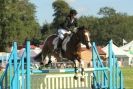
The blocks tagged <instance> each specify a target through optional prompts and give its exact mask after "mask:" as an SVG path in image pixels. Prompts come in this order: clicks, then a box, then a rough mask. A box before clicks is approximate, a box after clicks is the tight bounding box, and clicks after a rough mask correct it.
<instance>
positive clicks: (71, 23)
mask: <svg viewBox="0 0 133 89" xmlns="http://www.w3.org/2000/svg"><path fill="white" fill-rule="evenodd" d="M61 27H62V28H64V29H66V30H70V29H73V28H75V27H78V22H77V19H76V18H73V19H71V17H70V16H69V15H68V16H67V17H66V20H65V22H64V23H63V25H62V26H61Z"/></svg>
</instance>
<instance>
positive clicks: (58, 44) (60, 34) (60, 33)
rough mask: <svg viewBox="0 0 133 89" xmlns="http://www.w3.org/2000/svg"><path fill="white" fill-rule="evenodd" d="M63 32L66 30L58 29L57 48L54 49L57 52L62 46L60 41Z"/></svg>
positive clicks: (61, 40) (62, 37)
mask: <svg viewBox="0 0 133 89" xmlns="http://www.w3.org/2000/svg"><path fill="white" fill-rule="evenodd" d="M65 33H66V30H64V29H59V30H58V36H59V40H58V43H57V49H56V51H57V52H59V51H60V50H61V48H62V42H63V39H64V34H65Z"/></svg>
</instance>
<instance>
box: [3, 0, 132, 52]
mask: <svg viewBox="0 0 133 89" xmlns="http://www.w3.org/2000/svg"><path fill="white" fill-rule="evenodd" d="M52 6H53V9H54V13H53V16H54V19H53V22H51V23H44V25H43V26H42V27H41V26H40V25H39V23H38V21H37V19H36V16H35V12H36V8H35V5H34V4H32V3H30V2H29V0H0V51H6V49H7V48H8V46H10V45H11V43H12V42H13V41H17V42H18V44H19V45H23V44H24V41H25V40H31V42H32V43H34V44H39V43H40V42H43V41H44V39H46V38H47V37H48V36H49V35H51V34H53V33H56V32H57V28H58V26H59V24H61V23H62V22H64V20H65V17H66V16H67V15H68V13H69V11H70V9H71V8H72V7H71V6H70V5H69V4H68V3H66V2H65V1H64V0H56V1H54V2H53V3H52ZM74 9H76V8H74ZM98 15H99V17H94V16H81V17H79V18H78V25H79V26H83V25H84V26H85V27H86V28H88V29H89V31H90V34H91V41H95V42H97V44H98V45H106V44H107V42H108V41H109V40H110V39H113V40H114V42H115V43H116V44H117V45H118V46H120V45H122V39H125V40H127V41H131V40H133V16H129V15H127V14H126V13H122V12H117V11H116V10H115V9H113V8H110V7H101V8H100V9H99V12H98Z"/></svg>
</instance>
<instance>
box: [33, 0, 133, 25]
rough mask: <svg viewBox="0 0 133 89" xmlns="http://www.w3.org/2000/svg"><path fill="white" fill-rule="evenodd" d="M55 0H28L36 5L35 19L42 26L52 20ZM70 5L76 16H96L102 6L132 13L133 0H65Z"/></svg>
mask: <svg viewBox="0 0 133 89" xmlns="http://www.w3.org/2000/svg"><path fill="white" fill-rule="evenodd" d="M54 1H55V0H30V2H31V3H33V4H35V6H36V19H37V20H38V22H39V24H40V25H41V26H42V25H43V24H44V23H46V22H47V23H50V22H52V21H53V18H54V17H53V16H52V15H53V13H54V10H53V8H52V3H53V2H54ZM65 1H66V2H67V3H68V4H69V5H70V7H72V8H74V9H76V10H77V12H78V16H77V17H80V16H98V14H97V13H98V11H99V9H100V8H102V7H106V6H107V7H111V8H113V9H115V10H116V11H117V12H122V13H127V14H128V15H133V0H65Z"/></svg>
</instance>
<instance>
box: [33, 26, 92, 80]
mask: <svg viewBox="0 0 133 89" xmlns="http://www.w3.org/2000/svg"><path fill="white" fill-rule="evenodd" d="M58 39H59V37H58V35H56V34H53V35H51V36H49V37H48V38H47V39H46V40H45V42H44V45H43V48H42V52H41V53H40V54H39V55H38V56H36V58H35V60H37V59H38V57H40V56H41V57H42V59H41V63H42V64H43V62H44V60H45V57H46V56H48V57H49V58H50V56H51V55H53V56H54V57H55V58H56V59H57V61H61V59H62V58H67V59H68V60H71V61H72V62H73V63H74V71H75V75H74V79H76V80H77V79H78V77H77V74H78V64H79V65H80V68H81V75H82V77H81V81H84V77H83V76H84V62H83V60H82V59H81V55H80V48H81V46H80V44H81V43H82V44H84V45H85V46H86V48H87V49H90V47H91V43H90V34H89V30H88V29H86V28H85V27H79V28H77V29H76V30H75V31H73V32H72V33H71V34H70V35H66V36H65V38H64V40H63V42H62V50H61V52H59V53H58V52H56V51H55V49H56V47H57V42H58ZM39 61H40V60H39ZM49 63H50V62H49Z"/></svg>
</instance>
